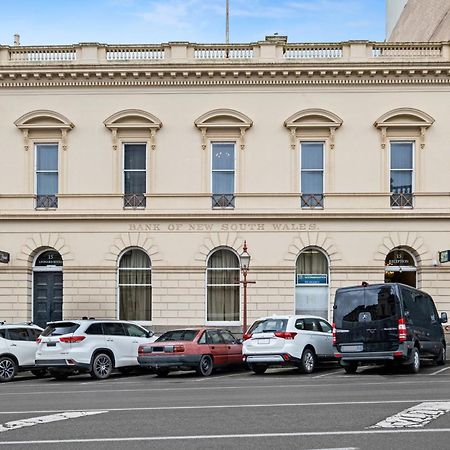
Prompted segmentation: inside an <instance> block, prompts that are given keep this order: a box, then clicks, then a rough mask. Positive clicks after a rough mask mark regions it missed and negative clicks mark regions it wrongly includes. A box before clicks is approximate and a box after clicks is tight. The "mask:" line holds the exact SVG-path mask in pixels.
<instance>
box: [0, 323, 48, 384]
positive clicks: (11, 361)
mask: <svg viewBox="0 0 450 450" xmlns="http://www.w3.org/2000/svg"><path fill="white" fill-rule="evenodd" d="M41 332H42V328H40V327H38V326H37V325H34V324H32V323H29V324H23V323H18V324H5V322H0V382H4V381H11V380H12V379H13V378H14V377H15V375H16V373H17V372H18V371H22V370H30V371H31V373H32V374H33V375H35V376H37V377H43V376H44V375H45V373H46V370H45V369H43V368H37V367H36V366H35V362H34V361H35V355H36V349H37V342H36V339H37V337H38V336H39V335H40V334H41Z"/></svg>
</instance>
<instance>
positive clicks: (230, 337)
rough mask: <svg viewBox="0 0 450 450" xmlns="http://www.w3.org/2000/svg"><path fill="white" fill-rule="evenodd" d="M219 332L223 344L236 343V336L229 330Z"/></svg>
mask: <svg viewBox="0 0 450 450" xmlns="http://www.w3.org/2000/svg"><path fill="white" fill-rule="evenodd" d="M220 334H221V335H222V339H223V341H224V342H225V344H236V338H235V337H234V336H233V335H232V334H231V333H230V332H229V331H221V332H220Z"/></svg>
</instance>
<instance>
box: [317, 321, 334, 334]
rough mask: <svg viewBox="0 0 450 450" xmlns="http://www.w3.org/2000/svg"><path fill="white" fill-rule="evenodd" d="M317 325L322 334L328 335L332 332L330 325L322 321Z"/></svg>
mask: <svg viewBox="0 0 450 450" xmlns="http://www.w3.org/2000/svg"><path fill="white" fill-rule="evenodd" d="M319 325H320V328H321V331H323V332H324V333H330V332H331V331H332V329H331V326H330V324H329V323H327V322H325V321H324V320H319Z"/></svg>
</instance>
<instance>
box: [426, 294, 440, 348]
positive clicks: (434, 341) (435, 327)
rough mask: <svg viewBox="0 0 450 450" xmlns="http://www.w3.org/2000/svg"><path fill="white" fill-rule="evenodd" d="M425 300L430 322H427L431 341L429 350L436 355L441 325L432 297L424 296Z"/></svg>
mask: <svg viewBox="0 0 450 450" xmlns="http://www.w3.org/2000/svg"><path fill="white" fill-rule="evenodd" d="M425 300H426V302H427V310H428V311H429V314H430V324H429V335H430V343H431V352H432V353H433V355H438V354H439V351H440V350H441V348H442V325H441V321H440V320H439V316H438V313H437V311H436V307H435V305H434V302H433V299H432V298H431V297H430V296H429V295H426V296H425Z"/></svg>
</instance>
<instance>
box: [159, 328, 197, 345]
mask: <svg viewBox="0 0 450 450" xmlns="http://www.w3.org/2000/svg"><path fill="white" fill-rule="evenodd" d="M198 332H199V330H175V331H168V332H167V333H164V334H163V335H162V336H160V337H159V338H158V339H156V342H167V341H193V340H194V338H195V336H197V334H198Z"/></svg>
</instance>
